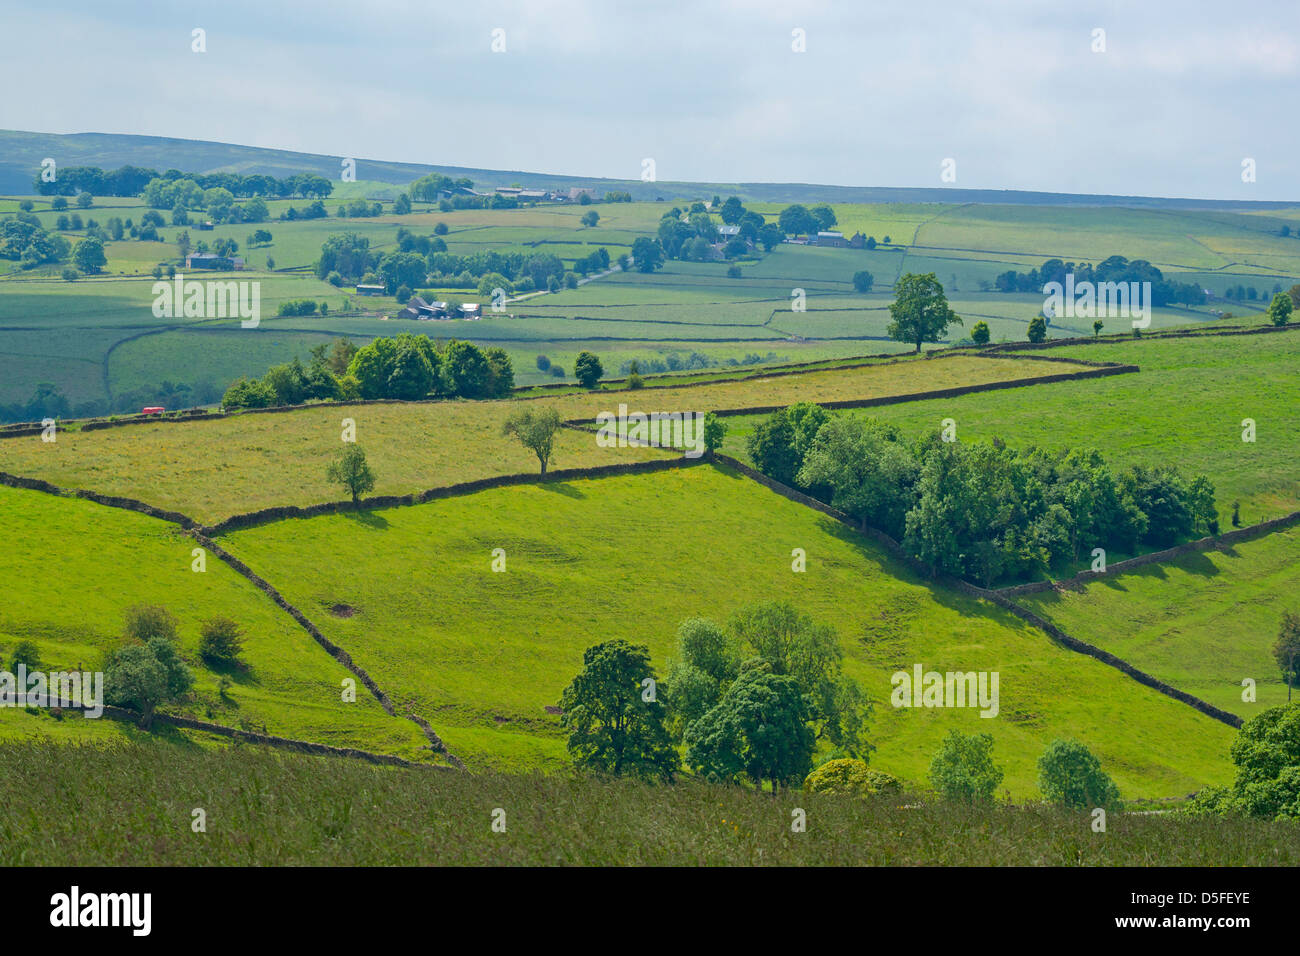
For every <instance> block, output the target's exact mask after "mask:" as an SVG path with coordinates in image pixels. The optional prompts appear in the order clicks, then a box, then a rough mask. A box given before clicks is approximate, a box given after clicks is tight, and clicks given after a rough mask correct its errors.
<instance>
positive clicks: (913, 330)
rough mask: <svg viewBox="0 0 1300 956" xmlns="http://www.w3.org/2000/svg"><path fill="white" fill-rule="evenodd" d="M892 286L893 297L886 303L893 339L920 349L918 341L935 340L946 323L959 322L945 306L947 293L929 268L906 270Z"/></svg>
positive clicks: (958, 317) (946, 304)
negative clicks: (917, 270) (923, 271)
mask: <svg viewBox="0 0 1300 956" xmlns="http://www.w3.org/2000/svg"><path fill="white" fill-rule="evenodd" d="M894 288H895V298H894V301H893V302H892V303H890V306H889V314H890V316H891V317H892V318H893V321H892V322H890V323H889V329H888V331H889V337H890V338H891V339H893V340H894V341H896V342H912V343H915V345H916V351H917V352H920V351H921V343H922V342H938V341H939V339H940V337H941V336H943V335H944V333H946V332H947V331H948V326H949V325H952V324H954V323H955V324H957V325H961V324H962V321H961V316H959V315H958V314H957V313H956V312H954V311H953V310H952V309H950V308H948V297H947V296H945V295H944V294H943V286H942V285H940V284H939V280H938V278H936V277H935V274H934V273H933V272H927V273H925V274H924V275H917V274H916V273H913V272H909V273H907V274H906V275H905V276H903V277H902V278H901V279H899V280H898V282H897V283H896V285H895V286H894Z"/></svg>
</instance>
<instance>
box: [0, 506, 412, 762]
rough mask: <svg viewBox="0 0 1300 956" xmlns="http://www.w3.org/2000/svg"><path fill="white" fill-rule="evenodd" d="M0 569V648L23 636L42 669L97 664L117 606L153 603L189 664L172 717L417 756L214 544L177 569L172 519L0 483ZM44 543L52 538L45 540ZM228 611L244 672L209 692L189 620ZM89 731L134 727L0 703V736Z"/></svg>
mask: <svg viewBox="0 0 1300 956" xmlns="http://www.w3.org/2000/svg"><path fill="white" fill-rule="evenodd" d="M0 527H3V528H4V529H5V546H4V548H0V577H3V579H4V580H6V581H10V582H28V583H27V584H25V585H22V586H14V587H11V588H9V589H8V598H7V599H6V600H5V602H4V603H3V605H0V649H2V650H0V653H3V655H4V657H5V661H6V664H5V666H6V667H7V666H8V664H7V661H8V659H9V658H8V655H9V654H11V653H12V652H13V650H14V648H15V646H16V645H17V643H18V642H19V641H23V640H27V641H32V642H33V643H35V644H36V645H37V647H38V648H39V650H40V655H41V662H42V666H43V668H44V669H45V670H72V669H76V670H98V669H100V668H101V666H102V661H103V657H104V655H105V653H106V652H107V651H109V650H110V649H112V648H114V647H116V646H118V645H119V644H121V642H122V639H123V638H122V634H123V627H124V624H125V612H126V610H127V609H128V608H129V607H131V606H133V605H137V604H158V605H162V606H164V607H166V608H167V609H168V610H169V611H171V613H172V614H173V615H175V616H176V618H177V619H178V622H179V623H178V628H177V630H178V634H179V637H180V641H181V652H182V654H183V656H184V657H185V658H186V659H187V661H189V662H190V664H191V666H192V667H193V669H194V672H195V676H196V683H195V687H194V690H193V692H192V694H191V699H190V700H188V701H187V702H185V703H184V704H182V705H181V706H180V707H179V708H177V707H172V708H168V710H169V711H179V712H180V713H183V714H185V715H186V716H191V717H196V718H198V719H200V720H206V721H209V722H212V723H218V724H224V725H227V726H236V727H243V728H245V729H255V730H258V731H261V730H262V728H263V727H265V728H266V731H267V732H269V733H271V734H275V735H278V736H283V737H290V738H294V739H298V740H310V741H313V742H315V743H325V744H331V745H333V746H340V747H355V748H358V749H362V750H375V751H382V752H386V753H393V754H397V755H400V756H404V757H408V758H410V759H428V758H427V751H422V750H421V749H420V748H421V747H422V746H423V745H425V744H427V743H428V741H427V740H426V739H425V738H424V737H423V735H422V734H421V733H420V731H419V729H418V728H417V727H416V726H415V724H413V723H411V722H410V721H407V720H403V719H401V718H398V717H390V716H388V715H387V714H386V713H385V712H384V710H383V708H382V707H380V705H379V702H378V701H377V700H375V699H374V697H372V696H371V695H370V694H368V693H367V692H366V691H365V689H364V688H362V687H359V688H358V693H357V695H356V701H355V703H345V702H344V701H343V700H342V681H343V679H344V678H349V677H351V676H352V675H351V674H350V673H349V672H348V671H347V670H346V669H345V668H344V667H343V666H342V665H341V664H339V663H338V662H337V661H335V660H334V659H333V658H331V657H330V656H329V655H328V654H327V653H326V652H325V651H324V650H323V649H322V648H321V647H320V646H319V645H318V644H316V642H315V641H313V640H312V639H311V637H310V636H309V635H308V634H307V632H306V631H304V630H303V629H302V628H300V627H299V626H298V625H297V624H296V623H295V622H294V621H293V620H292V619H291V618H290V617H289V616H288V615H287V614H285V613H284V612H283V611H282V610H281V609H280V608H278V607H277V606H276V605H275V604H274V603H273V602H272V601H271V599H270V598H268V597H267V596H266V595H264V594H263V593H262V592H261V591H258V590H257V589H256V588H254V587H253V585H252V584H250V583H249V582H248V581H246V580H245V579H244V578H242V577H240V576H239V575H237V574H236V573H235V572H234V571H233V570H231V569H230V568H228V567H227V566H226V565H225V564H223V563H222V562H221V561H219V560H217V558H216V557H215V556H212V555H208V556H207V560H206V570H205V571H203V572H202V573H199V572H196V571H194V570H191V567H192V564H193V561H194V558H193V556H192V550H193V548H194V541H193V540H192V539H190V538H188V537H186V536H184V535H182V534H180V533H179V531H178V529H177V528H176V527H175V525H171V524H168V523H166V522H162V521H158V520H155V519H153V518H149V517H145V516H144V515H139V514H135V513H132V512H128V511H121V510H118V509H115V508H105V507H102V506H100V505H97V504H92V503H90V502H88V501H81V500H77V499H69V498H56V497H53V496H51V495H47V494H42V493H40V492H34V491H21V490H15V489H12V488H7V487H0ZM54 542H57V547H56V548H52V547H51V544H52V543H54ZM218 615H223V616H226V617H230V618H232V619H234V620H235V621H236V622H237V623H239V624H240V625H241V626H242V627H243V628H244V629H245V632H246V636H245V642H246V643H245V654H244V657H245V659H246V660H247V662H248V664H249V670H248V671H247V672H245V673H238V672H236V673H232V674H229V675H228V676H229V677H230V678H231V680H232V682H233V685H234V686H233V687H232V689H231V690H230V692H229V694H228V697H229V698H230V700H223V699H222V698H221V696H220V695H219V693H218V690H219V688H218V681H219V679H220V677H221V674H219V673H216V672H214V671H212V670H211V669H209V668H207V667H205V666H204V665H203V664H202V662H201V661H200V659H199V656H198V637H199V625H200V624H201V622H202V621H204V620H207V619H209V618H211V617H215V616H218ZM33 734H36V735H50V736H54V737H59V738H74V739H83V738H85V737H87V736H90V737H92V738H93V739H102V738H104V737H110V738H115V737H125V738H127V739H135V738H137V737H138V736H140V733H139V732H138V731H135V730H134V729H133V728H132V727H130V726H129V725H123V724H119V723H116V722H114V721H110V720H108V719H107V718H103V717H101V718H99V719H97V720H91V719H85V718H82V717H80V716H76V715H72V714H69V715H67V716H65V717H64V718H63V719H62V720H56V719H55V718H53V717H51V716H50V715H49V714H48V712H44V711H33V712H28V711H27V710H21V709H11V708H0V738H5V739H13V738H19V737H25V736H29V735H33Z"/></svg>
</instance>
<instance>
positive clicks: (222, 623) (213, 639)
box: [199, 616, 244, 668]
mask: <svg viewBox="0 0 1300 956" xmlns="http://www.w3.org/2000/svg"><path fill="white" fill-rule="evenodd" d="M243 649H244V629H243V628H241V627H240V626H239V625H238V624H236V623H235V622H234V621H233V620H231V619H230V618H228V617H221V616H218V617H214V618H210V619H208V620H206V621H204V622H203V624H202V626H201V627H200V628H199V656H200V657H201V658H203V662H204V663H205V664H207V665H209V666H211V667H239V668H242V667H243V666H244V662H243V661H242V660H241V659H240V654H241V653H242V652H243Z"/></svg>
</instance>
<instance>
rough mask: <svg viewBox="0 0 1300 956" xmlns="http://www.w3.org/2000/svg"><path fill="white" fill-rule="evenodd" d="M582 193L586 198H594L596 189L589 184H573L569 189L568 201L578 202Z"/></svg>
mask: <svg viewBox="0 0 1300 956" xmlns="http://www.w3.org/2000/svg"><path fill="white" fill-rule="evenodd" d="M584 194H585V195H586V196H587V198H588V199H595V198H596V190H594V189H592V188H591V187H590V186H574V187H573V188H572V189H570V190H569V202H578V201H579V200H580V199H581V198H582V197H583V195H584Z"/></svg>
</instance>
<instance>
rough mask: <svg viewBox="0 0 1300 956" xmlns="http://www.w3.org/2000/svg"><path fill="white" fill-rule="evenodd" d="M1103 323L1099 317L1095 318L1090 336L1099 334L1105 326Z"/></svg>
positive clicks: (1094, 336)
mask: <svg viewBox="0 0 1300 956" xmlns="http://www.w3.org/2000/svg"><path fill="white" fill-rule="evenodd" d="M1105 325H1106V323H1105V322H1103V321H1102V320H1101V319H1096V320H1095V321H1094V322H1093V323H1092V337H1093V338H1094V339H1095V338H1098V337H1100V336H1101V330H1102V329H1103V328H1104V327H1105Z"/></svg>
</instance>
